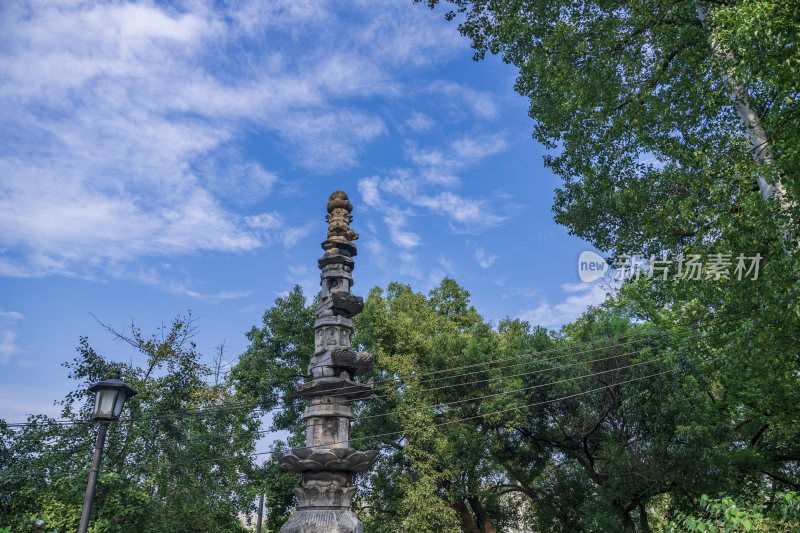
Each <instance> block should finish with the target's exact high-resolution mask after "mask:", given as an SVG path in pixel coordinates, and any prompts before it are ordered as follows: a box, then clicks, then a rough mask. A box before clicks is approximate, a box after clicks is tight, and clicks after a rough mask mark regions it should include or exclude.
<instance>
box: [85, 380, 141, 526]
mask: <svg viewBox="0 0 800 533" xmlns="http://www.w3.org/2000/svg"><path fill="white" fill-rule="evenodd" d="M89 392H94V393H95V400H94V416H93V417H92V421H93V422H97V423H98V424H99V426H100V427H99V428H98V432H97V442H95V444H94V457H93V458H92V470H91V472H89V484H88V485H87V486H86V496H85V497H84V499H83V512H82V513H81V523H80V525H79V526H78V533H86V529H87V528H88V527H89V515H90V514H92V503H94V490H95V488H96V487H97V474H98V472H99V471H100V461H101V460H102V458H103V446H104V445H105V443H106V432H107V431H108V425H109V424H111V422H116V421H117V420H119V415H120V414H122V407H123V406H124V405H125V400H127V399H128V398H132V397H133V396H136V391H135V390H134V389H133V388H131V387H129V386H128V385H126V384H125V383H123V382H122V381H120V379H119V372H116V373H115V374H114V377H113V378H111V379H107V380H105V381H101V382H100V383H95V384H94V385H92V386H91V387H89Z"/></svg>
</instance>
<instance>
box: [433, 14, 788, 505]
mask: <svg viewBox="0 0 800 533" xmlns="http://www.w3.org/2000/svg"><path fill="white" fill-rule="evenodd" d="M428 4H429V5H431V6H432V7H433V6H435V5H437V4H439V2H438V1H436V0H432V1H429V2H428ZM448 4H450V5H451V6H453V11H450V12H449V13H448V14H447V17H448V18H451V19H457V20H458V23H459V28H460V30H461V32H462V33H463V34H464V35H465V36H466V37H468V38H469V39H470V40H471V42H472V44H473V46H474V48H475V50H476V54H475V56H476V59H480V58H482V57H484V55H485V54H486V53H487V52H488V53H492V54H496V55H498V56H499V57H500V58H501V59H502V60H503V61H505V62H507V63H510V64H512V65H515V66H516V67H517V68H518V69H519V76H518V78H517V82H516V89H517V91H518V92H519V93H520V94H522V95H524V96H526V97H527V98H528V100H529V102H530V107H529V114H530V116H531V118H533V120H534V137H535V138H536V139H537V140H538V141H539V142H541V143H542V144H544V145H545V146H546V147H547V148H549V149H551V150H552V151H551V153H550V154H549V155H548V156H547V157H546V158H545V162H546V164H547V165H549V166H550V168H551V169H552V170H553V171H554V172H555V173H556V174H557V175H558V176H560V177H561V179H562V180H563V183H562V185H561V186H560V187H559V188H558V189H557V190H556V193H555V200H554V205H553V210H554V212H555V220H556V222H558V223H559V224H562V225H564V226H566V227H567V228H568V230H569V231H570V233H572V234H574V235H577V236H579V237H581V238H584V239H586V240H587V241H589V242H590V243H592V244H593V245H595V246H596V247H597V248H598V249H600V250H604V251H606V252H608V254H609V255H610V256H611V260H612V261H613V260H614V258H617V257H619V256H621V255H625V254H641V255H642V256H643V257H644V258H645V260H646V259H649V258H651V257H654V258H660V257H662V256H663V255H666V257H667V258H668V259H671V260H672V261H673V263H672V271H671V274H672V275H670V276H668V277H667V279H660V278H659V277H657V276H654V277H653V278H652V279H646V276H642V279H640V280H638V281H636V282H631V283H626V284H625V285H624V286H623V288H622V291H621V295H620V297H619V302H620V305H621V306H623V307H625V308H626V309H627V312H629V313H631V314H632V315H633V316H634V317H635V318H636V319H638V320H645V321H649V322H652V323H653V324H654V325H657V326H663V327H667V328H670V327H673V326H674V325H681V324H683V325H685V324H692V323H693V321H696V320H697V319H698V317H704V316H707V315H708V314H710V313H713V314H715V315H717V316H722V317H727V318H729V319H730V320H728V321H727V322H726V323H718V324H717V325H716V326H713V327H712V326H708V327H704V326H699V327H698V328H697V331H701V330H703V331H705V332H706V333H712V335H709V337H708V339H707V342H705V343H703V345H702V346H699V347H698V349H697V350H696V351H695V353H694V354H693V355H694V357H695V359H696V360H698V361H699V360H705V359H706V358H708V357H712V362H711V364H710V365H708V366H707V367H706V370H705V373H704V374H705V375H704V383H703V387H705V388H706V396H707V397H708V398H709V399H711V400H712V401H713V403H714V406H715V409H717V410H718V411H719V412H724V413H727V416H728V421H727V424H728V432H729V437H728V438H727V439H726V440H727V441H728V442H737V443H741V444H740V445H736V446H728V448H727V452H726V453H727V456H728V457H727V463H728V464H729V465H731V466H732V467H733V468H732V469H731V470H726V473H725V476H726V479H728V480H730V481H731V482H734V481H735V482H736V484H737V486H738V489H736V490H737V491H744V492H748V491H755V492H759V491H762V490H771V489H772V487H773V486H775V487H776V488H777V489H781V490H786V489H793V490H796V489H797V488H798V484H799V483H800V478H798V473H797V470H796V467H795V465H796V464H797V461H798V460H800V453H799V452H800V449H798V447H797V446H796V445H795V443H797V442H798V437H799V436H800V435H797V430H796V428H798V427H800V409H798V408H797V406H798V405H800V396H798V394H800V392H799V391H800V387H798V386H797V375H798V370H800V368H798V359H797V346H798V341H800V339H798V335H797V332H798V331H800V298H798V294H800V277H798V275H797V273H798V272H800V253H798V251H797V248H798V246H797V235H798V234H800V233H799V232H798V229H799V228H798V222H800V212H798V205H800V204H799V203H798V193H800V177H798V176H800V158H798V150H799V149H800V133H798V132H800V128H798V125H800V110H799V109H798V106H797V93H798V86H799V84H800V82H798V80H800V50H799V49H798V46H797V43H798V42H800V38H798V37H800V33H799V32H800V27H798V25H797V20H798V19H800V6H798V4H797V3H796V2H783V1H780V0H756V1H744V0H723V1H717V0H714V1H701V0H678V1H661V0H658V1H651V2H640V1H634V0H614V1H604V0H603V1H600V0H580V1H572V0H570V1H567V0H491V1H487V0H452V1H450V2H448ZM748 113H749V115H748ZM747 116H750V117H751V118H750V119H747V120H746V121H745V123H743V121H742V119H743V117H744V118H746V117H747ZM758 127H760V128H761V129H762V130H763V132H764V134H763V137H760V136H759V135H754V133H757V132H755V130H756V129H758ZM764 141H766V143H765V142H764ZM767 153H768V154H769V157H765V154H767ZM765 186H766V187H765ZM769 186H776V187H777V188H779V189H782V190H783V193H782V195H781V196H780V198H776V197H775V196H774V195H771V194H767V193H766V192H765V191H766V189H768V188H769ZM776 199H777V200H779V201H773V200H776ZM679 254H683V255H684V256H685V257H688V256H689V255H697V256H698V258H699V261H700V262H701V263H702V264H703V265H705V269H704V270H701V271H699V272H698V279H687V278H684V279H675V278H674V274H675V273H676V272H675V269H676V267H677V262H678V257H679ZM739 254H743V255H744V256H747V257H759V258H760V262H759V265H760V268H759V272H758V275H757V276H756V275H755V273H754V272H752V273H751V275H745V276H742V278H743V279H737V278H738V277H739V276H738V275H737V274H736V271H735V270H734V269H735V268H736V267H737V266H738V265H737V256H738V255H739ZM715 260H723V261H724V260H727V261H730V262H731V264H730V270H729V271H730V275H729V276H716V275H714V274H713V273H712V272H711V270H709V268H708V266H709V265H710V264H711V263H713V262H714V261H715ZM747 266H749V265H747ZM754 487H757V488H754Z"/></svg>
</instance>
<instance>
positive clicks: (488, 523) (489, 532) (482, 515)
mask: <svg viewBox="0 0 800 533" xmlns="http://www.w3.org/2000/svg"><path fill="white" fill-rule="evenodd" d="M467 501H469V505H470V507H472V510H473V511H475V516H477V517H478V521H479V522H480V523H481V528H482V529H483V533H497V528H495V527H494V523H493V522H492V519H491V518H489V515H487V514H486V510H485V509H484V508H483V505H481V501H480V500H479V499H478V498H477V497H476V496H471V497H470V498H468V499H467Z"/></svg>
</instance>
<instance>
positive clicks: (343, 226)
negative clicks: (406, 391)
mask: <svg viewBox="0 0 800 533" xmlns="http://www.w3.org/2000/svg"><path fill="white" fill-rule="evenodd" d="M352 209H353V206H352V205H351V204H350V201H349V200H348V198H347V195H346V194H345V193H344V192H342V191H336V192H334V193H333V194H331V195H330V197H329V198H328V215H327V217H326V219H327V221H328V238H327V240H326V241H325V242H323V243H322V248H323V250H325V253H324V255H323V256H322V258H321V259H320V260H319V261H318V266H319V268H320V270H321V271H322V272H321V274H320V284H321V286H322V299H321V301H320V303H319V305H318V306H317V308H316V309H315V313H316V316H317V320H316V321H315V322H314V343H315V348H314V357H313V358H312V359H311V363H310V364H309V366H308V373H309V374H310V375H311V376H312V378H313V379H312V381H309V382H307V383H304V384H302V385H300V386H299V387H298V389H297V392H298V393H299V394H300V395H301V396H302V397H304V398H306V399H308V400H310V405H309V406H308V407H307V408H306V411H305V413H304V415H303V418H304V419H305V421H306V448H302V449H298V450H292V451H290V452H280V453H276V455H275V458H276V459H277V460H278V461H279V462H280V463H281V464H282V465H283V467H284V468H286V469H287V470H290V471H292V472H298V473H302V474H303V483H302V486H301V487H299V488H296V489H294V493H295V496H296V497H297V510H296V511H295V513H294V514H293V515H292V517H291V518H290V519H289V521H288V522H286V524H284V525H283V527H282V528H281V533H361V531H362V527H361V522H360V521H359V520H358V517H356V515H355V513H353V511H352V510H351V509H350V506H351V504H352V500H353V496H355V494H356V491H357V489H356V487H354V486H352V478H353V474H354V473H356V472H364V471H365V470H367V469H368V468H369V467H370V466H371V465H372V463H373V462H374V461H375V458H376V457H377V455H378V452H377V451H374V450H371V451H366V452H361V451H358V450H356V449H354V448H351V447H350V422H351V421H352V420H353V408H352V407H351V405H350V404H351V402H352V401H354V400H363V399H366V398H369V397H370V396H371V395H372V390H373V384H372V380H371V379H370V381H368V382H367V383H361V382H360V381H358V380H357V379H356V378H355V376H357V375H360V374H364V373H366V372H369V370H370V369H372V364H373V360H372V355H371V354H368V353H364V352H356V351H355V350H353V349H352V347H351V345H350V340H351V336H352V335H353V320H352V318H353V317H354V316H355V315H357V314H358V313H360V312H361V310H362V309H363V307H364V302H363V300H362V299H361V298H360V297H358V296H354V295H352V294H351V293H350V289H351V287H352V286H353V276H352V272H353V267H354V266H355V264H354V261H353V257H354V256H355V255H356V246H355V244H353V242H352V241H354V240H356V239H358V234H357V233H355V232H354V231H353V230H351V229H350V222H352V220H353V217H352V216H351V215H350V212H351V211H352Z"/></svg>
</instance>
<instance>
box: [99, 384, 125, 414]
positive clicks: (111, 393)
mask: <svg viewBox="0 0 800 533" xmlns="http://www.w3.org/2000/svg"><path fill="white" fill-rule="evenodd" d="M116 397H117V391H116V390H114V389H102V390H99V391H97V400H96V402H95V411H94V416H96V417H98V418H113V417H114V414H113V412H114V400H115V399H116ZM121 409H122V407H120V410H121Z"/></svg>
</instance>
